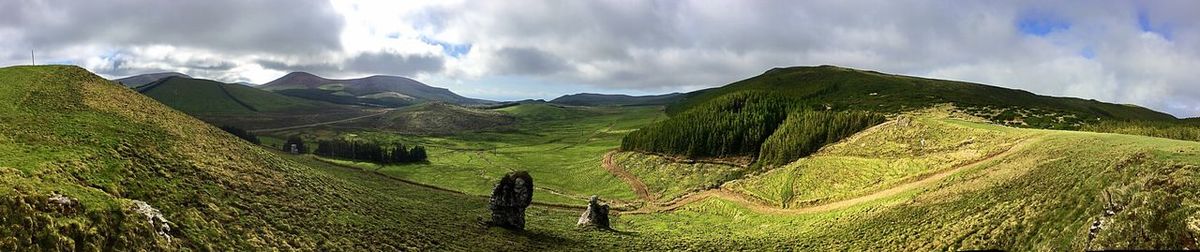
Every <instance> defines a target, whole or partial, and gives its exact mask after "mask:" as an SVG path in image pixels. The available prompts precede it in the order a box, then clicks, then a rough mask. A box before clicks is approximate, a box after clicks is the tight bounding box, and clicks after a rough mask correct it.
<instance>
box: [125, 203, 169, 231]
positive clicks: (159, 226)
mask: <svg viewBox="0 0 1200 252" xmlns="http://www.w3.org/2000/svg"><path fill="white" fill-rule="evenodd" d="M131 210H133V211H134V212H137V213H139V214H142V216H145V217H146V222H149V223H150V226H151V227H154V228H155V231H157V232H158V234H159V235H162V236H163V237H166V238H167V241H170V240H171V234H170V233H171V222H170V221H167V218H165V217H163V215H162V212H160V211H158V209H155V208H154V207H152V206H150V204H149V203H146V202H145V201H140V200H134V201H133V209H131Z"/></svg>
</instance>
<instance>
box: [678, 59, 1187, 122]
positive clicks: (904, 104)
mask: <svg viewBox="0 0 1200 252" xmlns="http://www.w3.org/2000/svg"><path fill="white" fill-rule="evenodd" d="M746 90H763V91H770V92H773V93H775V94H780V95H785V96H789V97H795V98H801V99H805V100H811V101H814V102H818V103H821V104H824V105H826V106H830V107H832V108H833V109H856V110H871V111H878V112H900V111H911V110H918V109H922V108H927V107H930V106H933V105H936V104H942V103H953V104H955V105H956V106H958V107H960V108H963V109H964V110H966V111H967V112H969V113H972V114H974V115H977V116H981V117H984V118H988V119H989V120H992V121H996V122H1006V123H1008V124H1010V125H1014V126H1026V127H1034V128H1060V129H1061V128H1068V129H1071V128H1077V127H1078V126H1080V125H1082V124H1086V123H1091V122H1095V121H1096V119H1097V118H1099V119H1101V120H1104V119H1109V120H1112V119H1116V120H1171V119H1175V118H1174V117H1173V116H1171V115H1168V114H1164V113H1161V112H1157V111H1153V110H1150V109H1146V108H1142V107H1138V106H1133V105H1121V104H1110V103H1103V102H1098V101H1095V100H1084V99H1078V98H1065V97H1049V96H1040V95H1036V94H1033V93H1030V92H1026V91H1023V90H1016V89H1007V88H1001V87H995V86H988V85H982V84H975V83H967V82H958V81H946V80H935V79H925V78H917V77H909V76H901V75H891V74H884V73H879V72H873V71H864V70H855V69H849V68H841V67H835V66H818V67H789V68H775V69H771V70H770V71H767V72H766V73H763V74H762V75H759V76H755V77H752V78H749V79H745V80H741V81H738V82H734V83H731V84H729V85H726V86H723V87H719V88H712V89H706V90H701V91H696V92H692V93H687V94H685V98H684V99H683V100H682V101H680V102H678V103H676V104H674V105H672V106H670V107H669V108H668V110H667V112H668V113H669V114H675V113H680V112H683V111H685V110H687V109H689V108H691V107H695V106H698V105H700V104H702V103H704V102H705V101H708V100H712V99H715V98H717V97H721V96H723V95H726V94H731V93H736V92H740V91H746Z"/></svg>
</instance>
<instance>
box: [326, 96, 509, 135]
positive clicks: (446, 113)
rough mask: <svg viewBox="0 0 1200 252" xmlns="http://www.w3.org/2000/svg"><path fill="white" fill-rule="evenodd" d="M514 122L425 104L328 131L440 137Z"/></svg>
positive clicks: (493, 114) (455, 107) (474, 111)
mask: <svg viewBox="0 0 1200 252" xmlns="http://www.w3.org/2000/svg"><path fill="white" fill-rule="evenodd" d="M515 122H516V119H515V118H513V117H512V116H509V115H505V114H503V113H500V112H496V111H491V110H484V109H475V108H467V107H462V106H458V105H454V104H449V103H444V102H428V103H422V104H417V105H412V106H408V107H404V108H399V109H395V110H392V111H388V112H386V113H385V114H383V115H380V116H375V117H370V118H364V119H359V120H353V121H349V122H344V123H337V124H333V125H331V127H335V128H353V129H363V130H384V131H389V132H397V133H406V134H422V135H424V134H434V135H443V134H455V133H463V132H472V131H481V130H491V129H497V128H500V127H505V126H509V125H512V124H513V123H515Z"/></svg>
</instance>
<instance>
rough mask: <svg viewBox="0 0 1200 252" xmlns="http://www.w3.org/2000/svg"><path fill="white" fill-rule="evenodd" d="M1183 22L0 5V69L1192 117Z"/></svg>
mask: <svg viewBox="0 0 1200 252" xmlns="http://www.w3.org/2000/svg"><path fill="white" fill-rule="evenodd" d="M281 6H286V8H283V7H281ZM1196 9H1200V2H1196V1H1144V2H1132V1H1053V2H1047V1H1003V2H998V1H934V0H918V1H904V2H898V1H883V0H868V1H806V2H804V3H796V2H794V1H773V0H764V1H705V0H683V1H668V0H661V1H654V0H651V1H631V0H599V1H535V0H516V1H475V0H428V1H425V0H411V1H358V0H331V1H329V2H324V1H283V0H277V1H275V0H268V1H233V0H220V1H202V2H190V1H189V2H159V1H148V0H146V1H141V0H120V1H113V2H93V1H88V2H74V1H71V2H67V1H62V0H50V1H0V48H18V49H19V50H16V51H17V52H11V51H10V52H4V53H0V64H18V63H23V62H27V60H28V58H27V57H28V54H27V51H25V49H23V48H36V49H37V50H38V51H39V58H43V57H44V58H46V59H47V60H45V61H46V62H50V61H55V62H69V63H74V64H80V65H84V66H86V67H88V68H89V69H92V70H93V71H96V72H98V73H102V74H106V75H118V74H131V73H138V72H140V71H179V72H184V73H187V74H190V75H194V76H200V77H206V78H215V79H219V80H224V81H233V80H249V81H252V82H259V83H261V82H266V81H269V80H271V79H273V78H276V77H278V76H281V75H283V74H285V73H286V72H289V71H311V72H315V73H318V74H322V75H328V76H330V77H361V76H362V75H369V74H393V75H405V76H408V77H414V78H417V79H418V80H434V81H439V82H441V83H430V84H433V85H439V84H441V85H450V86H449V87H452V88H462V89H465V90H497V89H499V90H507V91H511V92H522V91H523V92H527V93H529V94H531V96H533V95H538V96H540V95H542V94H543V93H545V92H544V91H545V90H564V89H565V88H567V87H570V88H577V89H579V90H577V91H576V92H605V91H614V92H615V91H631V90H632V91H639V90H640V91H642V92H670V91H689V90H695V89H700V88H707V87H713V86H718V85H723V84H727V83H730V82H733V81H737V80H740V79H744V78H748V77H751V76H754V75H757V74H760V73H762V72H763V71H765V70H767V69H770V68H772V67H779V66H796V65H823V64H832V65H841V66H846V67H854V68H864V69H871V70H878V71H883V72H890V73H897V74H908V75H918V76H925V77H935V78H949V79H957V80H965V81H972V82H981V83H986V84H992V85H998V86H1005V87H1011V88H1020V89H1026V90H1029V91H1033V92H1036V93H1042V94H1050V95H1060V96H1078V97H1084V98H1095V99H1098V100H1103V101H1108V102H1118V103H1135V104H1139V105H1144V106H1148V107H1151V108H1154V109H1159V110H1164V111H1167V112H1170V113H1173V114H1176V115H1180V116H1197V115H1200V87H1198V86H1197V84H1196V82H1195V79H1197V78H1196V77H1198V76H1197V75H1196V74H1195V73H1194V70H1192V69H1197V68H1200V16H1197V15H1195V13H1194V11H1193V10H1196ZM39 61H42V60H39ZM548 86H554V87H553V88H551V87H548ZM511 92H510V93H511ZM564 92H571V91H564ZM508 96H512V95H511V94H510V95H508ZM537 98H552V97H537Z"/></svg>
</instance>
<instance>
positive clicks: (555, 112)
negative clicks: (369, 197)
mask: <svg viewBox="0 0 1200 252" xmlns="http://www.w3.org/2000/svg"><path fill="white" fill-rule="evenodd" d="M661 109H662V108H661V107H597V108H593V107H558V106H554V105H548V104H523V105H518V106H512V107H506V108H501V109H496V111H498V112H500V113H504V114H507V115H510V116H512V117H515V118H517V122H516V124H515V125H512V126H509V127H505V128H503V129H501V130H495V131H482V132H466V133H460V134H454V135H443V136H436V135H398V134H394V133H390V132H386V131H376V130H371V129H365V128H357V127H355V128H349V129H346V128H336V127H338V125H334V126H332V127H330V128H324V129H312V130H297V131H294V132H286V133H285V134H301V135H321V136H323V137H342V138H352V139H360V140H367V141H379V142H399V143H404V144H406V145H410V146H411V145H414V144H419V145H422V146H425V147H426V148H427V149H428V151H429V163H426V164H406V165H387V166H380V165H376V164H370V163H355V162H349V161H334V162H336V163H339V164H344V165H353V166H355V167H359V168H363V169H367V170H371V171H376V172H379V173H382V174H386V175H388V176H393V177H396V178H401V179H405V180H411V181H416V182H419V183H423V184H429V185H434V186H439V187H445V188H453V189H455V190H459V191H463V192H466V193H469V194H473V195H489V194H491V190H492V186H494V184H495V183H496V181H497V180H498V179H499V178H500V177H502V176H503V175H504V174H505V173H508V172H510V171H516V170H525V171H529V173H530V174H531V175H532V176H533V178H534V181H535V185H536V186H537V188H536V190H537V193H536V194H535V195H534V199H535V200H537V201H540V202H546V203H556V204H570V205H582V204H584V203H586V199H587V197H588V196H591V195H598V196H600V197H601V198H603V199H611V200H620V201H623V202H631V201H633V200H634V199H635V196H634V195H633V192H632V190H631V189H630V187H629V186H628V185H627V184H625V183H624V182H622V181H621V180H619V179H617V178H616V177H614V176H613V175H611V174H609V173H608V172H607V171H605V170H604V169H603V167H602V166H601V160H602V158H603V156H604V153H605V152H607V151H609V150H611V149H613V148H616V147H617V146H619V145H620V141H621V137H623V136H624V134H626V133H628V132H629V131H632V130H634V129H637V128H638V127H641V126H643V125H646V124H649V123H650V122H652V121H654V120H660V119H662V118H663V115H662V112H661ZM333 129H336V130H333ZM314 132H315V133H314ZM331 132H332V133H331Z"/></svg>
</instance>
